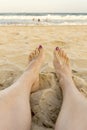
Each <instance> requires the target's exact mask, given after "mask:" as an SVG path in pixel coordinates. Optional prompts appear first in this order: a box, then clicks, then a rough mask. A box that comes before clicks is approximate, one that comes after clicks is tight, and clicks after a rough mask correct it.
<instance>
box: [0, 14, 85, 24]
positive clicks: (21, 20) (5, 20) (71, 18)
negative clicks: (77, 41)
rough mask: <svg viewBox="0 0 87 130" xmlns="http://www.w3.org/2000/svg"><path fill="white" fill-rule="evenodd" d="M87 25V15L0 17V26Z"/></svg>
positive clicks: (15, 15)
mask: <svg viewBox="0 0 87 130" xmlns="http://www.w3.org/2000/svg"><path fill="white" fill-rule="evenodd" d="M37 22H39V23H41V24H51V25H52V24H58V25H61V24H64V25H65V24H66V25H67V24H87V14H40V15H36V14H32V15H30V14H29V15H25V14H21V15H18V14H14V15H13V14H9V15H7V14H6V15H2V14H1V15H0V24H37Z"/></svg>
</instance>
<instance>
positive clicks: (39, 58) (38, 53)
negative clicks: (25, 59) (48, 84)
mask: <svg viewBox="0 0 87 130" xmlns="http://www.w3.org/2000/svg"><path fill="white" fill-rule="evenodd" d="M44 58H45V56H44V49H43V47H42V46H41V45H40V46H39V47H38V48H36V49H35V50H34V51H33V52H31V53H30V55H29V66H28V69H29V70H32V71H33V73H34V75H33V76H34V78H35V79H34V83H33V86H32V88H31V92H35V91H37V90H38V89H39V71H40V69H41V66H42V63H43V61H44Z"/></svg>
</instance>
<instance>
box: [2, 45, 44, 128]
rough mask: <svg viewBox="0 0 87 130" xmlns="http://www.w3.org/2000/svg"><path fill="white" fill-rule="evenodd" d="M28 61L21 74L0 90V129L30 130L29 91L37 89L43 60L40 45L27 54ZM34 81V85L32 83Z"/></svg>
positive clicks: (42, 51)
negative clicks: (12, 82) (7, 86)
mask: <svg viewBox="0 0 87 130" xmlns="http://www.w3.org/2000/svg"><path fill="white" fill-rule="evenodd" d="M29 60H30V63H29V65H28V68H27V69H26V71H25V72H24V73H23V74H22V76H21V77H20V78H19V79H18V80H17V81H16V82H15V83H14V84H13V85H11V86H10V87H9V88H7V89H5V90H3V91H1V92H0V130H30V128H31V110H30V101H29V100H30V93H31V92H34V91H36V90H38V85H37V82H38V81H39V71H40V68H41V65H42V63H43V60H44V50H43V48H42V46H40V47H39V48H38V49H36V50H35V51H33V52H32V53H31V54H30V55H29ZM35 83H36V85H34V84H35Z"/></svg>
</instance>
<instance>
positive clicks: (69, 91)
mask: <svg viewBox="0 0 87 130" xmlns="http://www.w3.org/2000/svg"><path fill="white" fill-rule="evenodd" d="M54 66H55V69H56V74H57V76H58V78H59V82H60V87H61V89H62V92H63V103H62V107H61V110H60V113H59V116H58V119H57V122H56V126H55V130H70V129H71V130H73V129H74V130H83V129H84V130H86V129H87V125H86V124H87V117H86V114H85V113H87V101H86V99H85V97H84V96H83V95H82V94H81V93H80V92H79V91H78V90H77V88H76V86H75V84H74V82H73V80H72V72H71V68H70V63H69V59H68V57H67V56H66V54H65V53H64V52H63V51H62V50H61V49H59V48H56V50H55V51H54ZM84 119H85V121H84V122H83V120H84Z"/></svg>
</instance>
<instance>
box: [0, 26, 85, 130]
mask: <svg viewBox="0 0 87 130" xmlns="http://www.w3.org/2000/svg"><path fill="white" fill-rule="evenodd" d="M40 44H42V45H43V46H44V48H45V50H46V59H45V62H44V64H43V66H42V69H41V72H40V88H41V89H40V90H39V91H38V92H35V93H33V94H32V95H31V109H32V116H33V118H32V120H33V122H32V130H53V128H54V126H55V122H56V119H57V116H58V113H59V111H60V108H61V103H62V93H61V90H60V88H59V83H58V79H57V78H56V74H55V70H54V67H53V63H52V61H53V50H54V48H55V47H56V46H59V47H60V48H63V49H64V50H65V52H66V53H67V54H68V56H69V58H70V61H71V66H72V70H73V79H74V82H75V84H76V86H77V88H78V89H79V91H81V92H82V93H83V94H84V96H87V83H86V82H87V26H39V25H38V26H0V89H4V88H6V87H9V86H10V85H11V84H12V83H13V82H15V80H16V79H18V77H19V76H20V75H21V74H22V73H23V71H24V70H25V68H26V66H27V65H28V55H29V53H30V52H31V51H32V50H33V49H35V48H36V47H37V46H38V45H40Z"/></svg>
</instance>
